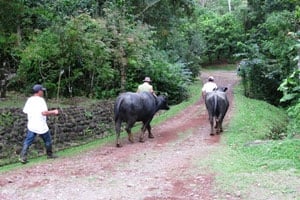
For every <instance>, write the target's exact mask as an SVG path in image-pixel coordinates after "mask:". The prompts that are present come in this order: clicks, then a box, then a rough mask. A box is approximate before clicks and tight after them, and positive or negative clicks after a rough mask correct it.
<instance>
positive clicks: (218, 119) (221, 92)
mask: <svg viewBox="0 0 300 200" xmlns="http://www.w3.org/2000/svg"><path fill="white" fill-rule="evenodd" d="M227 89H228V88H227V87H220V88H218V89H215V90H214V91H213V92H209V93H207V95H206V97H205V105H206V109H207V111H208V116H209V122H210V126H211V131H210V135H214V129H213V126H214V120H215V128H216V133H217V134H219V133H220V132H223V128H222V123H223V119H224V117H225V115H226V112H227V110H228V107H229V102H228V99H227V96H226V93H225V92H226V91H227Z"/></svg>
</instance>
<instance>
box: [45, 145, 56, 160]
mask: <svg viewBox="0 0 300 200" xmlns="http://www.w3.org/2000/svg"><path fill="white" fill-rule="evenodd" d="M46 152H47V158H48V159H53V158H57V156H56V155H54V154H53V152H52V146H48V147H46Z"/></svg>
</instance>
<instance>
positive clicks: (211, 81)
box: [202, 76, 218, 99]
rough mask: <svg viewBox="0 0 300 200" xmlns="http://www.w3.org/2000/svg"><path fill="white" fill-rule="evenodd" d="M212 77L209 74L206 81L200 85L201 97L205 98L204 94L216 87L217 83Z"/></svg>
mask: <svg viewBox="0 0 300 200" xmlns="http://www.w3.org/2000/svg"><path fill="white" fill-rule="evenodd" d="M214 81H215V79H214V77H212V76H210V77H208V82H206V83H205V84H204V85H203V87H202V97H203V98H204V99H205V96H206V94H207V93H209V92H212V91H214V89H217V87H218V86H217V84H216V83H215V82H214Z"/></svg>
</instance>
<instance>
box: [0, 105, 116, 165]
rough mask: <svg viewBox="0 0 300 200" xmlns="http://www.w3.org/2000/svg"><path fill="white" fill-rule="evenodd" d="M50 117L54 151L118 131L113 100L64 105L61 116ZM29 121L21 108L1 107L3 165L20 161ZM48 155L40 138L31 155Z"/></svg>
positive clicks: (49, 122)
mask: <svg viewBox="0 0 300 200" xmlns="http://www.w3.org/2000/svg"><path fill="white" fill-rule="evenodd" d="M51 109H52V108H51ZM47 119H48V125H49V128H50V130H51V135H52V139H53V149H54V151H58V150H62V149H66V148H69V147H72V146H77V145H80V144H84V143H87V142H90V141H93V140H95V139H98V138H103V137H106V136H108V135H111V134H114V122H113V102H112V101H101V102H99V103H96V104H93V105H91V106H88V107H80V106H70V107H66V108H61V109H60V114H59V115H58V116H49V117H48V118H47ZM26 124H27V116H26V115H25V114H24V113H23V112H22V109H21V108H3V109H0V166H2V165H5V164H8V163H11V162H16V161H17V159H18V154H19V153H20V150H21V148H22V143H23V140H24V138H25V135H26ZM44 154H45V148H44V143H43V141H42V139H41V138H40V137H36V140H35V142H34V144H33V145H32V146H31V147H30V149H29V153H28V156H29V158H30V157H36V156H40V155H44Z"/></svg>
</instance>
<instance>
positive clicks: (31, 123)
mask: <svg viewBox="0 0 300 200" xmlns="http://www.w3.org/2000/svg"><path fill="white" fill-rule="evenodd" d="M32 90H33V95H32V96H31V97H29V98H28V100H27V101H26V103H25V106H24V108H23V112H24V113H26V114H27V120H28V122H27V134H26V137H25V140H24V143H23V147H22V151H21V154H20V159H19V160H20V162H21V163H23V164H25V163H26V162H27V151H28V149H29V147H30V145H31V144H32V143H33V141H34V139H35V137H36V136H37V135H39V136H40V137H41V138H42V139H43V141H44V143H45V147H46V152H47V158H55V157H56V156H55V155H53V152H52V139H51V134H50V130H49V127H48V125H47V121H46V120H47V116H49V115H57V114H58V113H59V112H58V110H57V109H55V110H51V111H50V110H48V107H47V104H46V101H45V99H44V98H43V96H44V91H45V90H46V88H44V87H43V86H42V85H39V84H37V85H34V86H33V88H32Z"/></svg>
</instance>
